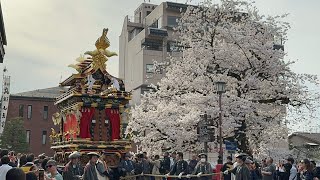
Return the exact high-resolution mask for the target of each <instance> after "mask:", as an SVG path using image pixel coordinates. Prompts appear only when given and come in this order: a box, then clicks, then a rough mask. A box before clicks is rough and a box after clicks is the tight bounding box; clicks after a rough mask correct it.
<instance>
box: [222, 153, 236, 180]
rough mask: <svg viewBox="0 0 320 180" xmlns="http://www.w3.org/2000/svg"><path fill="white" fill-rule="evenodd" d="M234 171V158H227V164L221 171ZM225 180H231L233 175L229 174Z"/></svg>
mask: <svg viewBox="0 0 320 180" xmlns="http://www.w3.org/2000/svg"><path fill="white" fill-rule="evenodd" d="M231 169H233V163H232V158H231V156H228V157H227V162H226V163H225V164H224V165H223V167H222V169H221V171H222V172H225V171H226V170H231ZM223 179H224V180H231V173H230V172H229V173H228V174H224V175H223Z"/></svg>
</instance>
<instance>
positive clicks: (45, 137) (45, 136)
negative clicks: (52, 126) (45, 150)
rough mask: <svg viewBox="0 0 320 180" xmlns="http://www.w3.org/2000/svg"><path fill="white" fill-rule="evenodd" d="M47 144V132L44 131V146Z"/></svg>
mask: <svg viewBox="0 0 320 180" xmlns="http://www.w3.org/2000/svg"><path fill="white" fill-rule="evenodd" d="M46 143H47V131H42V144H43V145H44V144H46Z"/></svg>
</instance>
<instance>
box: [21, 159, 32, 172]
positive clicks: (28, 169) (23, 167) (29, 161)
mask: <svg viewBox="0 0 320 180" xmlns="http://www.w3.org/2000/svg"><path fill="white" fill-rule="evenodd" d="M20 161H21V160H20ZM33 161H34V155H33V154H29V155H28V156H27V163H26V164H25V165H23V166H22V167H21V169H22V170H23V172H25V173H27V172H29V171H30V169H31V167H32V166H34V163H33Z"/></svg>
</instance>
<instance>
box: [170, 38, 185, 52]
mask: <svg viewBox="0 0 320 180" xmlns="http://www.w3.org/2000/svg"><path fill="white" fill-rule="evenodd" d="M167 52H182V46H180V45H179V44H178V43H177V42H174V41H168V43H167Z"/></svg>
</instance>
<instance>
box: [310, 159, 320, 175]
mask: <svg viewBox="0 0 320 180" xmlns="http://www.w3.org/2000/svg"><path fill="white" fill-rule="evenodd" d="M310 162H311V164H312V167H313V168H312V173H313V177H314V178H318V179H320V167H317V164H316V162H315V161H310Z"/></svg>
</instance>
